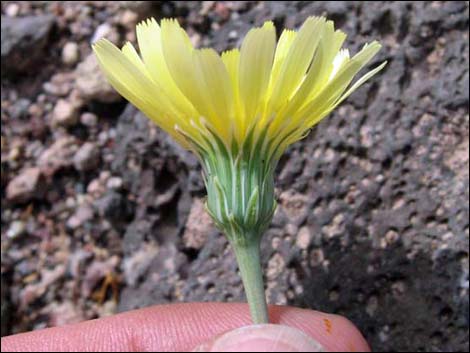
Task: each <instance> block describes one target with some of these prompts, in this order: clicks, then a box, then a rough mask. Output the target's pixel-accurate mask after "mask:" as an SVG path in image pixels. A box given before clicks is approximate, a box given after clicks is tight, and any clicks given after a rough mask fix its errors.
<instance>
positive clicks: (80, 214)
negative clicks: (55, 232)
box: [67, 204, 94, 229]
mask: <svg viewBox="0 0 470 353" xmlns="http://www.w3.org/2000/svg"><path fill="white" fill-rule="evenodd" d="M93 216H94V212H93V208H92V207H91V206H90V205H88V204H85V205H82V206H80V207H79V208H78V209H77V211H76V212H75V213H74V214H73V215H72V217H70V218H69V219H68V221H67V227H68V228H70V229H77V228H78V227H81V226H82V225H83V224H84V223H85V222H88V221H89V220H91V219H93Z"/></svg>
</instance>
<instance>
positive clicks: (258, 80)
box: [239, 22, 276, 131]
mask: <svg viewBox="0 0 470 353" xmlns="http://www.w3.org/2000/svg"><path fill="white" fill-rule="evenodd" d="M275 44H276V33H275V29H274V25H273V24H272V22H266V23H265V24H264V26H263V27H261V28H255V29H252V30H250V31H249V32H248V34H247V35H246V37H245V39H244V41H243V43H242V46H241V50H240V69H239V70H240V101H241V104H242V105H243V117H240V123H241V127H240V128H241V130H242V131H245V130H246V129H247V126H251V125H252V124H253V122H254V121H256V120H255V119H256V118H257V113H258V111H259V110H261V109H262V108H263V107H262V105H263V104H264V101H265V92H266V89H267V87H268V83H269V78H270V74H271V68H272V65H273V57H274V48H275Z"/></svg>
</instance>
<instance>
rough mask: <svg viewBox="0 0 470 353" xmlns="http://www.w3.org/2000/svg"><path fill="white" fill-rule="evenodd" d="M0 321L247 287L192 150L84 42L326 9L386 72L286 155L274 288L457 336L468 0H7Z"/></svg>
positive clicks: (220, 37)
mask: <svg viewBox="0 0 470 353" xmlns="http://www.w3.org/2000/svg"><path fill="white" fill-rule="evenodd" d="M1 9H2V21H1V33H2V43H1V70H2V80H1V121H2V123H1V124H2V125H1V126H2V128H1V207H2V212H1V251H2V258H1V283H2V286H1V289H2V290H1V296H2V302H1V323H2V335H5V334H11V333H16V332H22V331H26V330H33V329H40V328H44V327H49V326H55V325H63V324H66V323H72V322H77V321H82V320H86V319H91V318H96V317H101V316H105V315H109V314H112V313H115V312H119V311H125V310H130V309H134V308H138V307H145V306H149V305H152V304H159V303H170V302H180V301H241V300H243V292H242V285H241V281H240V278H239V277H238V275H237V273H236V264H235V259H234V256H233V253H232V252H231V250H230V248H229V247H228V244H227V241H226V240H225V238H224V237H223V236H222V235H221V234H220V233H219V232H218V231H217V230H216V229H215V228H214V227H213V225H212V223H211V222H210V220H209V218H208V216H207V215H206V214H205V213H204V211H203V204H202V202H203V197H204V187H203V183H202V179H201V176H200V168H199V166H198V164H197V161H196V159H195V158H194V157H193V156H192V155H191V154H189V153H188V152H186V151H184V150H182V149H181V148H180V147H179V146H178V145H176V144H175V143H174V142H172V141H171V140H170V139H169V138H168V137H167V136H166V135H164V134H163V133H161V131H159V130H158V129H157V128H156V127H154V126H152V125H151V124H149V122H148V121H147V120H146V119H145V118H144V117H143V116H142V115H141V114H140V113H138V112H137V111H136V110H135V109H134V108H133V107H132V106H130V105H127V104H126V102H125V101H123V100H122V99H121V98H120V97H119V96H117V95H116V94H115V93H114V92H113V90H112V89H111V88H110V87H109V86H108V85H107V84H106V82H105V81H104V80H103V78H102V76H101V74H100V72H99V70H98V68H97V66H96V62H95V61H94V59H93V57H92V56H90V53H91V50H90V43H91V42H92V41H94V40H96V39H97V38H99V37H102V36H106V37H107V38H109V39H110V40H112V41H114V42H115V43H118V44H122V43H123V42H124V41H126V40H130V41H132V42H135V33H134V28H135V24H136V22H137V21H138V20H139V19H142V18H145V17H147V16H149V15H152V16H155V17H156V18H162V17H168V16H172V17H177V18H178V19H179V20H180V22H181V23H182V25H183V26H184V27H185V28H186V29H187V30H188V32H189V34H190V36H191V40H192V41H193V43H194V44H195V45H197V46H213V47H215V48H217V49H218V50H223V49H227V48H230V47H233V46H236V45H238V44H239V43H240V40H241V38H243V36H244V34H245V33H246V31H247V30H248V29H249V28H250V27H251V26H252V25H259V24H261V23H262V22H263V21H264V20H267V19H269V20H273V21H274V23H275V25H276V28H278V29H279V30H280V29H282V28H283V27H284V26H285V27H290V28H295V27H297V26H298V25H299V24H300V23H301V22H302V21H303V20H304V19H305V18H306V17H307V16H310V15H326V16H328V17H329V18H330V19H333V20H335V22H336V25H337V27H339V28H341V29H343V30H344V31H345V32H347V33H348V35H349V36H348V39H347V43H346V45H347V47H349V48H351V49H352V51H353V52H356V51H357V50H358V48H359V47H360V46H361V45H362V44H363V43H365V42H366V41H370V40H372V39H378V40H380V41H381V42H382V43H383V44H384V47H383V50H382V51H381V52H380V54H379V55H378V57H377V58H376V59H375V62H374V63H372V64H371V65H375V64H377V63H379V62H381V61H383V60H388V61H389V64H388V65H387V67H386V68H385V70H384V72H383V73H382V74H381V75H379V76H378V77H377V78H374V79H373V80H372V82H370V83H368V84H366V85H365V86H364V87H363V88H361V89H360V90H359V91H358V92H356V93H355V94H354V95H353V96H352V97H351V98H350V99H348V101H347V103H345V104H343V105H342V106H341V107H340V108H339V109H338V110H337V111H336V112H335V113H333V114H332V115H331V116H330V117H329V118H327V119H325V120H324V121H323V122H322V123H321V124H319V125H318V126H317V127H316V128H315V129H313V131H312V133H311V134H310V135H309V136H308V137H307V138H306V139H305V140H303V141H301V142H299V143H297V144H295V145H294V146H292V147H291V148H290V149H289V151H288V152H287V153H286V155H285V156H284V157H283V158H282V161H281V163H280V165H279V168H278V173H277V180H276V185H277V198H278V200H279V207H278V210H277V212H276V214H275V217H274V220H273V222H272V225H271V227H270V229H269V230H268V231H267V233H266V235H265V237H264V240H263V243H262V258H263V266H264V267H265V274H266V285H267V296H268V299H269V302H270V303H273V304H289V305H296V306H300V307H305V308H312V309H317V310H322V311H327V312H332V313H337V314H341V315H345V316H347V317H348V318H349V319H351V320H352V321H353V322H354V323H355V324H356V325H357V326H358V327H359V328H360V330H361V331H362V332H363V333H364V335H365V336H366V338H367V340H368V341H369V342H370V344H371V345H372V347H373V349H374V350H377V351H390V350H398V351H468V327H469V299H468V291H469V278H468V246H469V203H468V201H469V172H468V168H469V115H468V111H469V107H468V103H469V32H468V28H469V5H468V1H448V2H440V1H433V2H367V3H366V2H355V1H353V2H342V1H338V2H328V1H327V2H321V1H319V2H309V1H276V2H258V1H254V2H251V1H238V2H223V1H204V2H191V1H178V2H176V1H175V2H163V1H155V2H153V3H151V2H143V1H122V2H106V1H96V2H94V1H77V2H52V1H51V2H47V1H40V2H32V1H31V2H28V1H25V2H12V1H3V2H2V3H1Z"/></svg>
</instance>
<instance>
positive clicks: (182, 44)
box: [161, 20, 213, 121]
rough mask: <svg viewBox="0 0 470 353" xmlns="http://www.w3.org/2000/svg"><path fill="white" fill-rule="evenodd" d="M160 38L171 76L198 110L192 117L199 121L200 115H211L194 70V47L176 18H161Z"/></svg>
mask: <svg viewBox="0 0 470 353" xmlns="http://www.w3.org/2000/svg"><path fill="white" fill-rule="evenodd" d="M161 40H162V50H163V55H164V58H165V62H166V64H167V67H168V70H169V72H170V74H171V77H172V78H173V80H174V81H175V83H176V85H177V86H178V88H179V89H180V91H181V92H182V93H183V94H184V95H185V97H186V98H187V99H188V100H189V101H190V102H191V104H192V105H193V106H194V108H195V109H196V110H197V111H198V116H194V117H193V118H194V119H195V121H199V118H200V117H201V116H203V117H205V118H209V117H211V115H212V114H213V113H212V107H211V106H210V105H208V102H206V101H205V100H204V98H203V95H202V93H203V92H202V89H203V87H201V85H200V82H199V81H198V80H197V78H196V74H195V71H194V63H193V51H194V48H193V46H192V44H191V41H190V40H189V37H188V35H187V34H186V32H185V31H184V30H183V29H182V28H181V27H180V25H179V24H178V22H177V21H176V20H162V22H161Z"/></svg>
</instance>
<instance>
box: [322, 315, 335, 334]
mask: <svg viewBox="0 0 470 353" xmlns="http://www.w3.org/2000/svg"><path fill="white" fill-rule="evenodd" d="M323 322H324V323H325V327H326V332H328V333H331V330H332V328H333V325H332V324H331V321H330V320H328V319H326V318H325V319H323Z"/></svg>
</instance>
